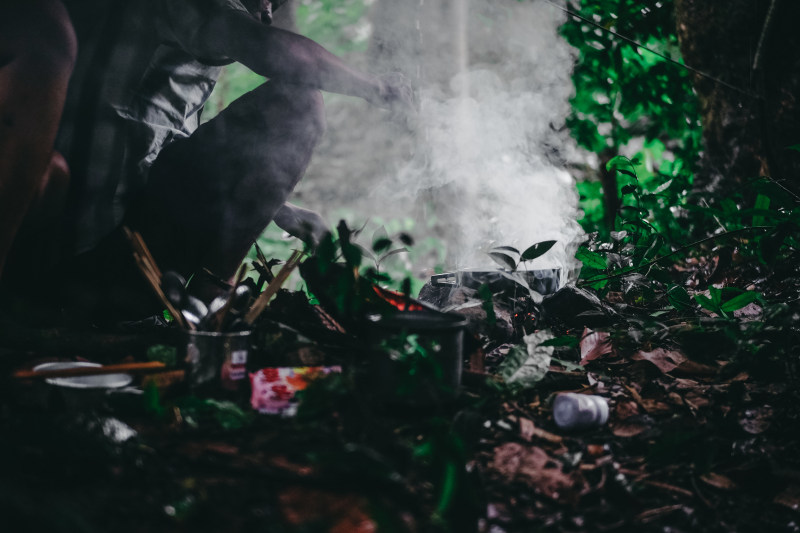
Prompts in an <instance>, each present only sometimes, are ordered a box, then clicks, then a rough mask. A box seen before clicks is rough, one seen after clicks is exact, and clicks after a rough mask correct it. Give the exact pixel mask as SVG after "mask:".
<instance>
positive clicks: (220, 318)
mask: <svg viewBox="0 0 800 533" xmlns="http://www.w3.org/2000/svg"><path fill="white" fill-rule="evenodd" d="M246 272H247V265H246V264H242V266H240V267H239V273H238V274H236V281H235V282H234V283H233V287H231V290H230V291H228V297H227V299H226V300H225V305H223V306H222V309H220V311H219V313H217V316H216V317H214V322H215V323H214V324H212V325H213V326H214V331H216V332H220V331H222V326H223V325H224V324H225V317H227V316H228V312H229V311H230V310H231V305H233V297H234V295H235V294H236V288H237V287H238V286H239V284H240V283H241V282H242V280H244V275H245V273H246Z"/></svg>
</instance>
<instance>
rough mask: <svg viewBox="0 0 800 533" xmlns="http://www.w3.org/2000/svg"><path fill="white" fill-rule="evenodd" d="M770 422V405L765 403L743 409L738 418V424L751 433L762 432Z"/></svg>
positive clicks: (767, 427)
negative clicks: (754, 407) (760, 405)
mask: <svg viewBox="0 0 800 533" xmlns="http://www.w3.org/2000/svg"><path fill="white" fill-rule="evenodd" d="M771 424H772V407H770V406H769V405H765V406H763V407H758V408H756V409H747V410H745V411H744V412H743V413H742V415H741V417H740V418H739V425H740V426H742V429H743V430H745V431H746V432H748V433H750V434H751V435H758V434H759V433H764V432H765V431H766V430H767V429H769V426H770V425H771Z"/></svg>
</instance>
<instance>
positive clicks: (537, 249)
mask: <svg viewBox="0 0 800 533" xmlns="http://www.w3.org/2000/svg"><path fill="white" fill-rule="evenodd" d="M555 244H556V241H542V242H537V243H536V244H534V245H533V246H531V247H529V248H527V249H526V250H525V251H524V252H522V256H521V257H520V260H521V261H532V260H534V259H536V258H537V257H541V256H543V255H544V254H546V253H547V252H548V251H550V248H552V247H553V246H555Z"/></svg>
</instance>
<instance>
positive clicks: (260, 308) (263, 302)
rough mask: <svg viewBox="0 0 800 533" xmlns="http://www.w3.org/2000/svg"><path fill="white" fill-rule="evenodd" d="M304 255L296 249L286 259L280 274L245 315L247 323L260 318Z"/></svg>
mask: <svg viewBox="0 0 800 533" xmlns="http://www.w3.org/2000/svg"><path fill="white" fill-rule="evenodd" d="M302 256H303V252H301V251H300V250H295V251H294V253H293V254H292V256H291V257H290V258H289V260H288V261H286V263H285V264H284V265H283V267H282V268H281V269H280V271H279V272H278V274H277V275H276V276H275V279H273V280H272V281H270V282H269V285H267V288H266V289H264V292H262V293H261V294H260V295H259V296H258V298H256V301H255V302H254V303H253V305H252V307H250V310H249V311H248V312H247V314H246V315H245V317H244V321H245V323H247V324H252V323H253V322H255V320H256V318H258V317H259V315H260V314H261V313H263V312H264V309H266V308H267V304H269V301H270V300H271V299H272V297H273V296H275V293H277V292H278V289H280V288H281V286H283V284H284V283H285V282H286V280H287V279H288V278H289V275H290V274H291V273H292V272H293V271H294V269H295V268H297V265H298V264H300V258H301V257H302Z"/></svg>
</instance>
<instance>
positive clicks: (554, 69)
mask: <svg viewBox="0 0 800 533" xmlns="http://www.w3.org/2000/svg"><path fill="white" fill-rule="evenodd" d="M459 1H460V2H462V3H461V5H460V6H459V5H456V7H455V8H453V9H451V12H452V14H453V20H452V24H453V27H452V28H447V29H446V30H445V29H444V28H443V30H442V31H446V32H449V33H448V35H449V36H450V37H448V38H451V37H452V39H454V40H455V41H456V42H455V43H454V44H453V46H452V47H449V48H448V47H445V46H441V45H434V43H422V46H421V47H420V53H421V54H423V55H422V56H420V57H406V58H404V59H403V58H401V59H402V60H403V61H408V62H410V63H411V64H407V65H398V64H393V65H391V68H392V69H396V68H399V69H400V70H402V71H404V72H406V73H407V74H409V75H411V76H413V75H414V73H416V72H419V69H420V65H424V72H423V73H422V75H421V78H422V79H421V82H422V90H421V92H420V97H421V109H420V114H419V117H418V120H419V124H418V127H417V128H416V138H415V139H413V141H412V143H411V144H412V145H413V146H412V147H411V151H412V152H413V156H412V157H410V158H409V157H408V152H405V154H403V158H402V159H399V163H394V164H392V163H391V162H390V159H391V158H390V157H383V156H382V155H381V153H380V152H381V146H383V145H384V144H386V143H385V141H384V139H385V138H387V135H386V134H385V132H384V133H382V134H379V133H376V132H372V131H370V129H369V128H372V127H373V125H374V123H373V122H372V121H370V120H369V119H367V120H364V121H362V122H361V125H363V127H364V128H367V129H366V131H361V132H359V133H358V137H359V138H360V139H361V140H360V141H354V144H356V145H358V146H359V147H360V151H358V152H354V153H352V154H350V155H348V156H346V157H339V158H338V160H340V161H341V160H344V161H345V162H344V163H339V164H340V165H341V167H336V166H335V165H336V163H332V164H328V165H326V166H325V170H326V172H325V174H327V175H329V176H330V175H339V176H342V175H345V173H347V172H348V171H347V169H351V172H350V173H349V174H347V178H346V179H347V181H348V183H349V184H351V185H352V184H356V183H357V185H356V186H353V187H347V189H349V191H350V194H351V195H353V194H354V192H355V194H356V195H358V196H360V197H361V200H362V201H355V202H354V205H355V206H356V209H357V210H359V212H361V213H362V214H364V215H366V216H381V217H384V218H386V217H391V216H403V215H405V216H408V215H409V213H414V216H416V217H417V218H418V222H422V223H421V224H418V225H417V226H416V228H415V237H416V238H417V239H418V240H419V239H420V238H424V237H425V236H426V235H420V234H419V233H420V231H424V230H425V229H426V228H427V231H430V233H431V234H432V235H434V236H436V237H438V238H440V239H442V240H443V241H444V242H445V243H446V245H447V249H448V261H447V262H448V264H447V265H446V268H448V269H456V268H467V267H487V266H488V267H490V268H493V267H494V266H496V265H494V263H492V261H491V259H490V258H489V256H488V255H487V254H486V252H487V251H488V250H489V249H491V248H492V247H494V246H514V247H515V248H517V249H519V250H524V249H525V248H527V247H528V246H530V245H532V244H534V243H537V242H540V241H544V240H556V241H558V244H557V245H556V246H555V247H554V248H553V249H552V250H551V251H550V252H548V254H547V255H545V256H544V257H542V258H541V259H537V260H536V261H535V262H533V264H532V265H529V267H531V268H550V267H560V268H561V269H562V272H564V273H567V274H569V273H571V272H573V271H574V269H575V267H576V261H575V260H574V258H573V257H572V256H573V253H574V249H575V246H576V243H577V240H578V238H579V236H580V234H581V229H580V227H579V225H578V224H577V222H576V220H577V216H578V207H577V206H578V198H577V192H576V190H575V186H574V183H573V179H572V177H571V176H570V175H569V174H568V173H567V172H566V171H565V170H564V169H563V168H560V167H559V166H557V165H558V164H559V163H558V161H557V160H558V159H559V157H558V154H559V152H560V148H559V147H562V146H564V145H565V143H568V142H570V141H569V139H568V138H567V137H568V135H567V134H566V132H565V131H563V124H564V119H565V117H566V116H567V113H568V112H569V102H568V100H569V97H570V95H571V93H572V90H573V88H572V83H571V80H570V74H571V71H572V64H573V60H574V53H573V51H572V49H571V48H570V47H569V45H568V44H567V43H566V42H565V41H564V40H563V39H562V38H561V37H560V36H559V35H558V32H557V30H558V27H559V25H560V24H561V23H562V22H563V14H562V12H561V11H559V10H558V9H556V8H555V7H553V6H551V5H549V4H547V3H544V2H540V1H536V0H533V1H524V2H519V1H518V0H459ZM487 6H488V7H487ZM437 9H438V8H437ZM465 15H466V16H465ZM422 24H423V25H424V24H425V21H422ZM459 24H462V25H463V26H462V27H461V28H460V29H459V28H458V26H459ZM453 28H456V30H455V31H454V30H453ZM462 30H463V32H464V33H463V34H462V33H461V32H462ZM406 38H407V37H406ZM459 42H460V44H459ZM443 72H444V73H448V72H449V73H451V74H452V76H450V79H449V80H447V81H446V82H445V83H442V79H441V74H442V73H443ZM437 76H438V77H439V80H435V78H436V77H437ZM448 76H449V75H448ZM432 80H433V81H432ZM436 81H438V83H437V82H436ZM330 107H331V106H329V108H330ZM336 112H337V111H336V110H335V109H334V110H333V111H330V110H329V117H330V116H331V113H336ZM378 127H379V128H381V127H382V128H387V127H389V128H391V126H378ZM329 131H330V130H329ZM396 131H397V130H391V131H390V133H389V134H388V137H389V138H391V137H392V135H395V136H396ZM353 135H356V134H353ZM389 144H391V143H389ZM394 144H395V145H400V144H402V143H401V142H395V143H394ZM340 146H341V145H340ZM405 148H407V146H404V149H405ZM325 150H326V149H325V148H324V147H323V150H322V151H323V152H325ZM328 150H329V151H332V152H335V151H336V150H337V148H335V147H329V148H328ZM338 150H341V149H338ZM395 151H396V152H398V150H397V146H395ZM357 159H358V160H361V161H367V160H369V161H372V163H371V164H372V167H369V166H367V168H369V170H367V171H365V173H368V174H371V175H369V176H366V177H365V178H366V179H365V180H364V181H363V182H361V181H360V178H359V177H357V176H353V172H352V169H354V168H358V165H359V164H362V163H361V162H360V161H359V162H357V161H356V160H357ZM409 159H410V160H409ZM379 161H383V163H377V164H376V162H379ZM375 167H377V168H379V169H380V170H377V171H376V170H374V169H375ZM373 172H374V173H373ZM311 174H314V172H311ZM321 174H323V173H318V174H317V175H321ZM375 174H377V176H376V175H375ZM376 178H377V180H376ZM330 179H333V178H330ZM323 180H324V178H322V177H320V178H318V179H317V180H316V181H312V182H311V183H310V185H308V187H307V189H308V190H309V191H310V190H311V189H312V188H314V187H320V186H322V189H323V190H324V188H325V187H324V184H323V183H322V182H323ZM307 183H308V182H307ZM329 183H336V184H337V185H336V186H337V187H339V190H341V189H342V187H341V185H342V181H341V179H339V180H338V181H336V182H329ZM376 183H377V185H376ZM367 184H369V185H367ZM366 187H373V188H372V189H371V190H370V192H369V194H364V190H365V188H366ZM331 191H333V188H331ZM312 196H315V195H312ZM336 196H337V195H336V194H335V193H333V192H331V193H330V194H329V195H325V194H323V195H322V196H321V198H324V200H323V202H324V205H322V206H319V207H322V208H323V209H324V208H326V207H327V208H330V206H331V204H332V203H335V202H336V201H337V200H336ZM339 197H341V196H340V195H339ZM351 199H353V200H355V198H353V197H352V196H351ZM312 201H313V199H312ZM329 213H330V211H329ZM420 219H422V220H420ZM426 220H435V223H426ZM432 266H433V265H430V264H428V265H416V267H418V268H426V267H427V268H430V267H432ZM563 280H564V276H562V281H563Z"/></svg>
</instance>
